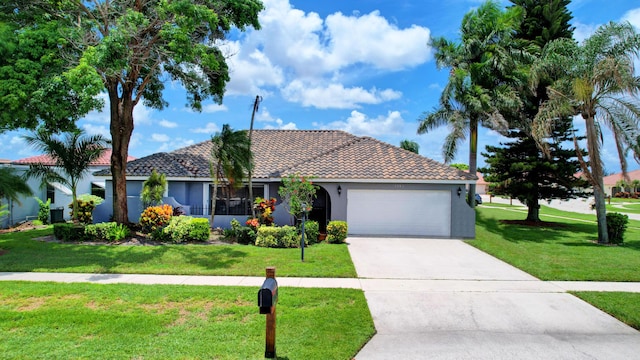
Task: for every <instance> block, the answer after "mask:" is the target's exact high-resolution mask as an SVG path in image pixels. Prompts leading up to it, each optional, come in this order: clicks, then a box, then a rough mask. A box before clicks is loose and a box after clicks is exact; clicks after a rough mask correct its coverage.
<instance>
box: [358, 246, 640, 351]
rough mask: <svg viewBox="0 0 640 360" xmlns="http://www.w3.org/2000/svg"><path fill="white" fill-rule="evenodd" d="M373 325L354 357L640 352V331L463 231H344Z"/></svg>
mask: <svg viewBox="0 0 640 360" xmlns="http://www.w3.org/2000/svg"><path fill="white" fill-rule="evenodd" d="M347 242H348V243H349V252H350V254H351V258H352V260H353V263H354V265H355V267H356V271H357V272H358V277H359V278H360V282H361V284H362V288H363V289H364V292H365V296H366V298H367V302H368V304H369V309H370V310H371V314H372V316H373V320H374V323H375V326H376V330H377V333H376V335H375V336H374V337H373V338H372V339H371V340H370V341H369V342H368V343H367V344H366V345H365V346H364V348H363V349H362V350H361V351H360V352H359V353H358V355H357V356H356V359H358V360H367V359H607V360H608V359H639V358H640V333H639V332H638V331H636V330H634V329H633V328H631V327H629V326H627V325H625V324H623V323H622V322H620V321H618V320H616V319H615V318H613V317H611V316H609V315H608V314H606V313H604V312H602V311H600V310H598V309H596V308H595V307H593V306H591V305H589V304H587V303H586V302H583V301H581V300H579V299H578V298H576V297H574V296H573V295H570V294H568V293H565V292H564V290H563V289H561V288H560V287H558V286H557V285H555V284H553V283H550V282H543V281H540V280H538V279H536V278H535V277H533V276H531V275H529V274H527V273H525V272H523V271H520V270H518V269H516V268H514V267H512V266H511V265H508V264H506V263H504V262H502V261H500V260H498V259H496V258H494V257H492V256H490V255H488V254H486V253H484V252H482V251H480V250H477V249H475V248H473V247H472V246H470V245H467V244H466V243H464V242H462V241H460V240H444V239H418V238H365V237H354V238H349V239H348V240H347Z"/></svg>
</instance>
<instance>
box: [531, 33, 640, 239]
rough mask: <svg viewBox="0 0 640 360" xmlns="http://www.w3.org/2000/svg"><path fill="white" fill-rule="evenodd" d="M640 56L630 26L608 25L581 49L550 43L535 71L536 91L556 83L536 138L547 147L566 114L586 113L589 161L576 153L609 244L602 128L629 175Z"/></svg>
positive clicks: (639, 115) (638, 109)
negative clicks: (545, 81) (548, 79)
mask: <svg viewBox="0 0 640 360" xmlns="http://www.w3.org/2000/svg"><path fill="white" fill-rule="evenodd" d="M639 53H640V35H638V34H637V33H636V32H635V30H634V29H633V27H632V26H631V25H630V24H629V23H623V24H616V23H613V22H612V23H609V24H607V25H604V26H601V27H600V28H598V30H597V31H596V32H595V33H594V34H593V35H592V36H591V37H590V38H588V39H586V40H585V41H584V42H583V43H582V44H581V45H578V44H576V43H575V42H574V41H572V40H568V39H558V40H555V41H552V42H550V43H549V44H548V45H547V46H546V47H545V48H544V51H543V53H542V56H541V57H540V60H539V61H538V62H536V63H535V64H534V67H533V69H532V73H533V74H534V76H533V81H532V84H531V85H532V88H535V87H536V86H537V81H538V79H540V78H543V77H545V76H552V77H553V78H555V79H557V80H556V81H555V82H554V83H553V84H552V85H551V86H549V87H548V88H547V93H548V95H549V99H548V100H547V101H546V102H545V103H544V104H543V105H542V106H541V107H540V110H539V112H538V114H537V115H536V118H535V122H534V129H533V130H534V136H535V137H536V139H537V141H538V142H539V144H540V146H541V147H542V148H543V149H547V147H546V145H545V142H544V139H545V137H546V136H547V134H549V129H550V128H551V126H553V124H554V121H556V120H557V119H560V118H562V117H563V116H575V115H581V116H582V118H583V119H584V121H585V124H586V137H587V151H588V157H589V160H588V162H587V161H586V160H585V159H584V156H583V155H582V154H581V152H580V151H579V147H578V144H577V141H575V142H574V143H575V145H576V152H577V155H578V159H579V161H580V164H581V167H582V170H583V173H584V175H585V177H586V179H587V180H588V181H589V182H590V183H591V185H592V186H593V194H594V198H595V208H596V216H597V219H598V242H599V243H604V244H606V243H608V242H609V236H608V234H607V218H606V207H605V198H604V185H603V177H604V170H603V164H602V159H601V156H600V147H601V146H602V133H601V131H600V128H601V126H607V127H608V128H609V129H611V132H612V133H613V138H614V141H615V144H616V147H617V149H618V155H619V159H620V165H621V167H622V172H623V175H624V176H625V177H626V176H627V175H626V170H627V163H626V159H625V154H626V152H627V151H628V150H631V151H633V153H634V154H635V156H636V159H638V158H640V151H639V148H638V147H639V146H640V145H639V144H638V139H639V138H638V136H639V135H640V131H639V129H638V122H639V121H640V103H639V102H638V97H637V95H638V93H639V92H640V77H639V76H635V75H634V66H633V60H634V57H636V56H637V55H638V54H639Z"/></svg>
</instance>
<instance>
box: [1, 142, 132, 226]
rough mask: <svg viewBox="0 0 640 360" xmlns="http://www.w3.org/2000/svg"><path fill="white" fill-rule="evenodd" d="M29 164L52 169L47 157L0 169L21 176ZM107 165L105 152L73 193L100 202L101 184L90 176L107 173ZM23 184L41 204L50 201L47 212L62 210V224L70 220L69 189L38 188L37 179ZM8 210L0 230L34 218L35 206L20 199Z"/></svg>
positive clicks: (51, 185)
mask: <svg viewBox="0 0 640 360" xmlns="http://www.w3.org/2000/svg"><path fill="white" fill-rule="evenodd" d="M134 159H135V158H134V157H131V156H130V157H129V160H134ZM32 164H44V165H47V166H55V161H54V160H53V158H51V156H49V155H37V156H31V157H27V158H24V159H19V160H13V161H7V162H4V163H0V166H11V167H13V168H15V169H16V170H17V172H18V174H22V173H24V172H25V171H26V170H28V169H29V165H32ZM110 164H111V149H107V150H105V152H104V153H103V154H102V156H100V158H98V159H96V160H95V161H93V162H92V163H91V164H90V165H89V171H88V172H87V175H86V177H85V178H84V179H82V180H80V182H79V183H78V187H77V189H76V191H77V194H78V195H81V194H92V195H97V196H100V197H102V198H104V196H105V195H104V188H105V183H104V180H103V179H95V178H94V177H93V175H92V173H93V172H95V171H99V170H102V169H107V168H109V167H110ZM61 174H62V173H61ZM27 183H28V185H29V187H30V188H31V191H32V192H33V195H34V196H35V197H38V198H39V199H40V200H42V201H46V200H47V199H51V209H54V210H55V209H63V211H62V213H63V218H64V219H65V220H69V219H70V214H69V208H68V206H69V204H71V198H72V194H71V189H69V188H68V187H67V186H65V185H63V184H60V183H57V182H52V183H48V184H44V186H42V184H41V181H40V179H35V178H31V179H29V180H28V181H27ZM9 210H10V212H9V216H8V217H6V218H5V219H3V220H2V223H0V228H4V227H7V226H10V225H13V224H15V223H18V222H20V221H24V220H31V219H35V218H37V215H38V210H39V205H38V202H37V201H36V200H35V199H34V198H33V197H21V198H20V199H19V202H12V203H10V204H9Z"/></svg>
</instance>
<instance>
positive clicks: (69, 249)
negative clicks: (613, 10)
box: [0, 227, 356, 277]
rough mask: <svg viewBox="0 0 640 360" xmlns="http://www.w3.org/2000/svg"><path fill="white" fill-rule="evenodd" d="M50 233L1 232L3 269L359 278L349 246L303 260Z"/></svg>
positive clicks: (317, 251) (245, 248)
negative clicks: (272, 272)
mask: <svg viewBox="0 0 640 360" xmlns="http://www.w3.org/2000/svg"><path fill="white" fill-rule="evenodd" d="M52 235H53V230H52V228H51V227H48V228H44V229H35V230H29V231H20V232H10V233H4V234H0V249H2V250H3V251H5V254H4V255H2V256H1V257H0V271H27V272H31V271H38V272H81V273H123V274H175V275H232V276H233V275H235V276H264V269H265V267H267V266H275V267H277V268H278V275H279V276H283V277H285V276H289V277H356V271H355V268H354V266H353V263H352V262H351V257H350V255H349V251H348V249H347V245H345V244H324V243H323V244H316V245H313V246H310V247H308V248H305V261H304V262H302V261H301V260H300V249H296V248H288V249H274V248H261V247H257V246H252V245H235V244H223V243H217V242H215V241H214V243H211V244H207V243H197V244H185V243H181V244H158V243H149V242H147V240H142V241H143V242H140V245H154V246H123V245H116V246H114V245H111V244H102V243H100V244H99V243H93V244H92V245H87V244H86V243H84V242H83V243H66V242H64V243H60V242H53V241H37V240H34V239H36V238H40V239H42V238H46V239H50V237H51V236H52ZM136 241H140V240H136ZM149 241H150V240H149ZM131 242H132V243H133V242H134V241H133V240H132V241H131ZM90 244H91V242H90Z"/></svg>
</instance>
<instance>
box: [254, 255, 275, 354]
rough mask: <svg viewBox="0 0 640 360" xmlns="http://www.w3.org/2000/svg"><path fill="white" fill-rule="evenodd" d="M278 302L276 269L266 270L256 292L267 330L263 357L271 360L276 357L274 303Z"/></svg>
mask: <svg viewBox="0 0 640 360" xmlns="http://www.w3.org/2000/svg"><path fill="white" fill-rule="evenodd" d="M277 302H278V282H277V281H276V268H275V267H268V268H267V278H266V279H265V280H264V283H262V287H261V288H260V290H259V291H258V307H260V314H266V315H267V329H266V341H265V351H264V357H265V358H268V359H273V358H275V357H276V303H277Z"/></svg>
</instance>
